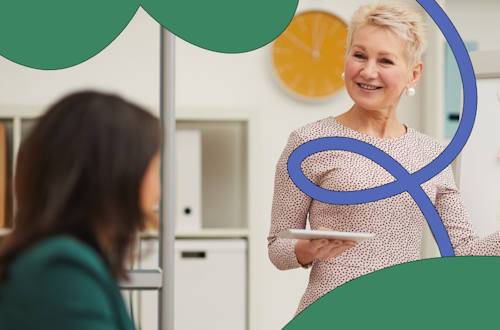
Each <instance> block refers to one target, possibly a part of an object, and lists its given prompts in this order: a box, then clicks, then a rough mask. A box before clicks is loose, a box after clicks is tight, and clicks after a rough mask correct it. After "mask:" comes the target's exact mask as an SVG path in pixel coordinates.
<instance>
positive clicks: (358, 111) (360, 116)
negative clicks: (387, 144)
mask: <svg viewBox="0 0 500 330" xmlns="http://www.w3.org/2000/svg"><path fill="white" fill-rule="evenodd" d="M335 119H336V120H337V121H338V122H339V123H341V124H342V125H344V126H346V127H349V128H350V129H353V130H355V131H357V132H360V133H363V134H365V135H369V136H373V137H377V138H380V139H394V138H398V137H401V136H403V135H405V134H406V127H405V126H404V125H403V124H401V123H400V122H399V120H398V118H397V116H396V113H395V111H384V110H365V109H362V108H360V107H357V106H356V105H354V106H353V107H352V108H351V109H350V110H349V111H347V112H344V113H343V114H341V115H339V116H337V117H335Z"/></svg>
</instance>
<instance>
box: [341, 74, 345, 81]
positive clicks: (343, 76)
mask: <svg viewBox="0 0 500 330" xmlns="http://www.w3.org/2000/svg"><path fill="white" fill-rule="evenodd" d="M342 80H343V81H345V72H342Z"/></svg>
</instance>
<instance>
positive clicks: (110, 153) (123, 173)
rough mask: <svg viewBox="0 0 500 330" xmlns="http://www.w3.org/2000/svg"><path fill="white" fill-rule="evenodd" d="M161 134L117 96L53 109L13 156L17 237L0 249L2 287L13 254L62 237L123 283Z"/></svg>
mask: <svg viewBox="0 0 500 330" xmlns="http://www.w3.org/2000/svg"><path fill="white" fill-rule="evenodd" d="M160 134H161V133H160V125H159V120H158V118H157V117H155V116H153V115H151V114H150V113H148V112H147V111H145V110H143V109H141V108H140V107H138V106H136V105H134V104H132V103H129V102H127V101H125V100H124V99H122V98H120V97H118V96H116V95H110V94H103V93H98V92H92V91H89V92H80V93H75V94H72V95H69V96H67V97H65V98H63V99H62V100H60V101H59V102H57V103H56V104H55V105H53V106H52V107H51V108H50V109H49V110H48V111H47V112H46V113H45V114H44V115H43V116H42V117H41V118H40V119H39V121H38V122H37V124H36V125H35V127H34V128H33V130H32V131H31V132H30V134H29V136H28V137H27V138H26V139H25V140H24V141H23V143H22V145H21V148H20V150H19V155H18V158H17V165H16V173H15V179H14V187H15V196H16V199H17V212H16V215H15V218H14V220H15V229H14V230H13V231H12V232H11V234H9V235H8V236H7V237H6V238H5V239H4V240H3V242H2V245H1V246H0V280H4V279H5V278H6V277H7V274H8V269H9V266H10V265H11V263H12V262H13V260H14V259H15V258H16V257H17V256H18V255H19V254H21V253H22V252H23V251H25V250H26V249H28V248H29V247H31V246H33V245H34V244H35V243H37V242H40V241H41V240H43V239H45V238H48V237H52V236H55V235H60V234H69V235H72V236H74V237H76V238H79V239H80V240H83V241H85V242H86V243H88V244H90V245H91V246H94V247H95V248H96V249H97V250H98V252H99V253H101V255H102V256H103V258H104V260H105V262H106V264H107V266H108V268H109V271H110V272H111V274H112V276H113V277H114V278H115V279H117V278H126V269H125V262H126V259H127V253H128V252H129V248H130V247H131V245H132V243H133V240H134V236H135V234H136V233H137V231H138V230H140V229H143V228H144V221H145V217H146V215H145V214H143V212H142V211H141V207H140V187H141V182H142V178H143V176H144V174H145V172H146V169H147V167H148V165H149V163H150V161H151V159H152V158H153V157H154V155H155V154H156V153H157V152H158V150H159V146H160V141H161V137H160ZM103 245H105V246H108V247H110V249H106V248H103Z"/></svg>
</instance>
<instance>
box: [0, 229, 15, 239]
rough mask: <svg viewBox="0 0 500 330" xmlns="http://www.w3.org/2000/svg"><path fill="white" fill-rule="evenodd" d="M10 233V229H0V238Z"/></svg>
mask: <svg viewBox="0 0 500 330" xmlns="http://www.w3.org/2000/svg"><path fill="white" fill-rule="evenodd" d="M11 231H12V229H10V228H0V237H2V236H7V234H9V233H10V232H11Z"/></svg>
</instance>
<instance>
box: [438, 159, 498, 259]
mask: <svg viewBox="0 0 500 330" xmlns="http://www.w3.org/2000/svg"><path fill="white" fill-rule="evenodd" d="M439 175H441V176H442V182H443V184H442V185H439V186H438V191H437V196H436V210H437V211H438V213H439V216H440V217H441V220H442V221H443V224H444V226H445V228H446V231H447V232H448V236H449V237H450V241H451V244H452V246H453V249H454V251H455V255H457V256H470V255H473V256H500V232H495V233H493V234H491V235H489V236H486V237H483V238H480V237H479V236H478V235H477V234H476V232H475V230H474V228H473V226H472V223H471V221H470V217H469V213H468V212H467V210H466V208H465V204H464V201H463V200H462V196H461V194H460V192H459V191H458V189H457V187H456V186H455V181H454V178H453V172H452V169H451V167H450V166H448V167H447V168H446V169H444V170H443V171H442V172H441V173H440V174H439Z"/></svg>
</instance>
